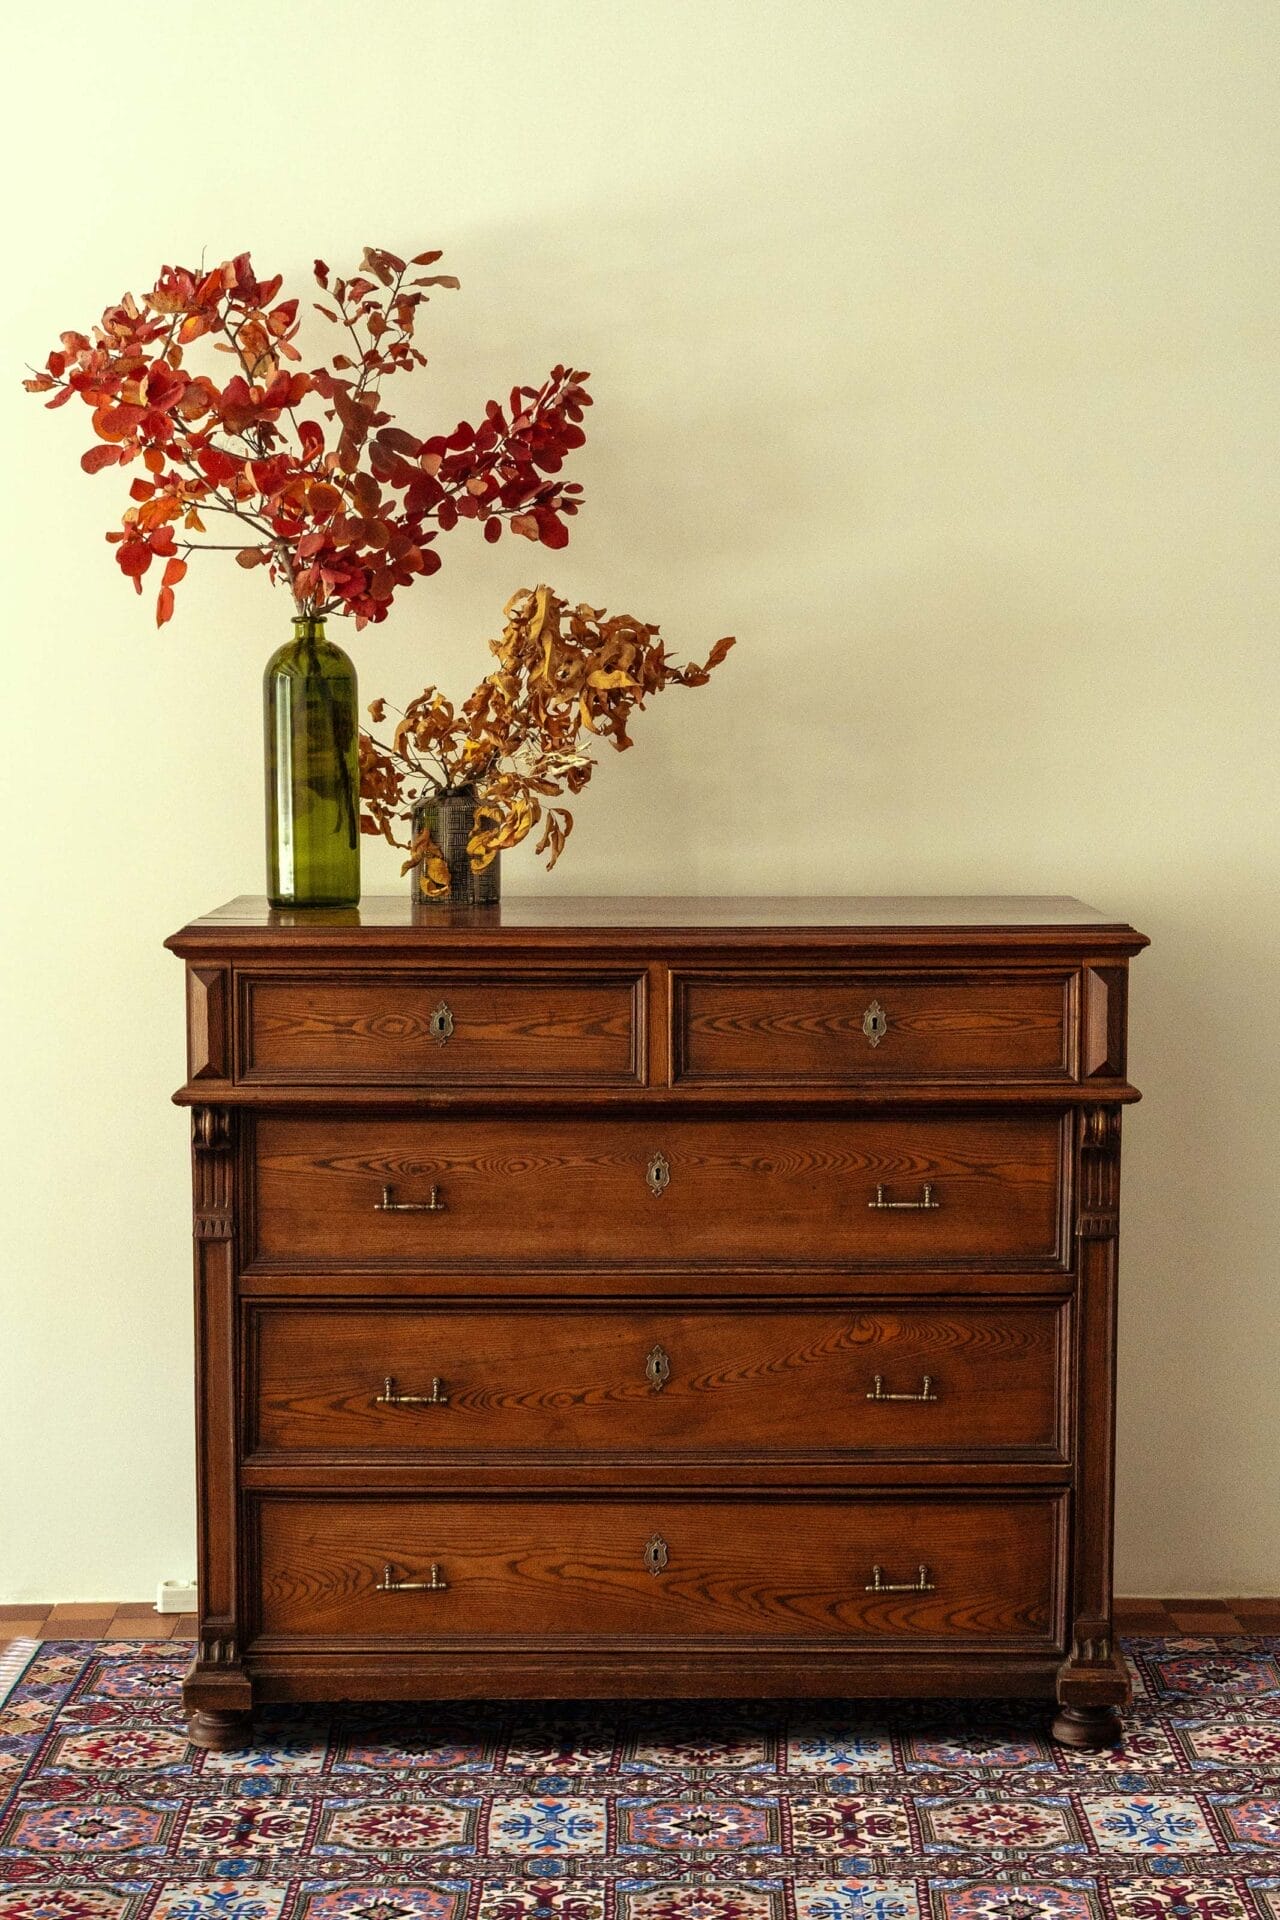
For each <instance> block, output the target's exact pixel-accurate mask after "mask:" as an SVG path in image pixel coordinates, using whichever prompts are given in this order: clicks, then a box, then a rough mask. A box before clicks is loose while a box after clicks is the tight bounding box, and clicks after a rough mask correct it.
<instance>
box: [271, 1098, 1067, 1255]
mask: <svg viewBox="0 0 1280 1920" xmlns="http://www.w3.org/2000/svg"><path fill="white" fill-rule="evenodd" d="M1064 1125H1065V1123H1064V1120H1063V1118H1062V1117H1061V1116H1060V1115H1056V1114H1045V1113H1036V1112H1030V1113H1026V1112H1021V1111H1019V1112H1016V1113H1002V1114H984V1115H978V1116H972V1117H970V1116H960V1117H945V1118H943V1117H937V1116H931V1115H922V1116H912V1115H887V1116H886V1115H875V1114H865V1115H851V1116H840V1115H833V1116H829V1117H823V1118H817V1119H813V1118H800V1117H796V1116H792V1115H776V1116H775V1115H759V1116H754V1117H747V1118H736V1119H725V1118H710V1117H701V1116H691V1115H687V1114H669V1113H663V1114H660V1115H659V1114H654V1115H649V1116H645V1117H641V1118H622V1117H616V1116H599V1117H591V1116H585V1117H584V1116H581V1115H563V1114H560V1115H548V1114H540V1115H538V1116H537V1118H536V1119H530V1120H528V1121H520V1120H513V1119H511V1118H506V1117H502V1118H496V1119H495V1118H486V1117H476V1116H460V1115H456V1114H439V1115H431V1116H429V1117H415V1118H394V1117H386V1116H382V1115H375V1116H319V1115H305V1116H304V1115H296V1114H265V1113H263V1114H259V1115H258V1116H257V1117H256V1120H255V1128H256V1137H255V1146H254V1152H255V1165H254V1181H253V1193H252V1208H251V1212H252V1227H251V1249H252V1254H253V1258H254V1260H255V1261H256V1263H257V1264H258V1265H259V1266H260V1267H261V1266H265V1267H271V1266H286V1267H293V1268H295V1269H314V1268H315V1267H316V1266H317V1265H325V1264H327V1265H328V1266H330V1267H333V1266H354V1267H356V1268H367V1269H372V1270H381V1271H385V1270H388V1269H399V1270H401V1271H404V1270H408V1271H413V1272H422V1273H429V1272H432V1271H441V1270H446V1269H452V1270H454V1271H461V1270H469V1271H470V1270H475V1269H481V1270H484V1271H487V1272H493V1273H498V1272H502V1271H525V1272H528V1271H531V1270H535V1269H543V1270H547V1269H553V1270H563V1269H566V1268H568V1269H576V1270H580V1269H582V1268H584V1267H587V1268H591V1269H593V1270H595V1271H598V1272H602V1273H604V1272H607V1271H608V1270H610V1269H613V1270H618V1269H629V1270H635V1269H637V1268H642V1269H650V1268H652V1269H661V1268H664V1267H665V1268H673V1267H675V1268H681V1267H688V1266H691V1265H696V1266H697V1268H698V1269H699V1270H701V1271H704V1272H705V1271H706V1270H708V1269H709V1268H718V1269H722V1270H723V1269H739V1270H751V1269H752V1268H760V1267H768V1268H777V1267H784V1268H791V1269H802V1270H811V1269H814V1268H821V1269H826V1270H831V1269H836V1270H846V1269H849V1268H852V1267H858V1266H874V1267H893V1266H898V1267H902V1266H910V1267H918V1268H928V1267H936V1266H946V1265H947V1264H951V1263H962V1264H972V1265H980V1266H982V1267H983V1268H984V1269H986V1270H990V1269H991V1268H992V1267H993V1266H994V1267H997V1268H999V1267H1001V1266H1003V1267H1005V1268H1009V1267H1018V1266H1033V1267H1037V1266H1038V1267H1044V1266H1053V1265H1059V1264H1061V1262H1062V1245H1063V1233H1062V1214H1063V1179H1064V1171H1063V1170H1064V1166H1065V1162H1066V1154H1065V1131H1064Z"/></svg>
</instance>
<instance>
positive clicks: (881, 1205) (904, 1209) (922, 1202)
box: [867, 1180, 942, 1213]
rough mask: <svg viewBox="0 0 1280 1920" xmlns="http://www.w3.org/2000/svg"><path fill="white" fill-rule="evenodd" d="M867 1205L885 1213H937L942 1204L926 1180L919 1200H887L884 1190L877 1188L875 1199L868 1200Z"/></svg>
mask: <svg viewBox="0 0 1280 1920" xmlns="http://www.w3.org/2000/svg"><path fill="white" fill-rule="evenodd" d="M867 1205H868V1206H869V1207H871V1208H873V1209H875V1210H878V1211H880V1212H884V1213H890V1212H891V1213H930V1212H934V1211H936V1209H937V1208H938V1207H940V1206H941V1205H942V1202H941V1200H935V1199H934V1197H933V1187H932V1184H931V1183H930V1182H929V1181H928V1180H926V1181H925V1183H924V1185H923V1187H922V1188H921V1190H920V1198H919V1199H918V1200H886V1199H885V1197H884V1188H883V1187H877V1188H876V1197H875V1199H874V1200H868V1202H867Z"/></svg>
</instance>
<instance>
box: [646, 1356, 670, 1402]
mask: <svg viewBox="0 0 1280 1920" xmlns="http://www.w3.org/2000/svg"><path fill="white" fill-rule="evenodd" d="M644 1370H645V1374H646V1376H647V1377H648V1381H649V1385H650V1386H651V1387H652V1388H653V1390H654V1392H655V1393H661V1392H662V1389H663V1388H664V1387H665V1386H666V1384H667V1381H668V1380H669V1379H670V1378H671V1361H670V1359H669V1357H668V1355H667V1351H666V1348H665V1347H662V1346H657V1347H655V1348H654V1349H653V1352H652V1353H651V1354H650V1355H649V1358H648V1359H647V1360H646V1361H645V1363H644Z"/></svg>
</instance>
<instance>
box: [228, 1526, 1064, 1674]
mask: <svg viewBox="0 0 1280 1920" xmlns="http://www.w3.org/2000/svg"><path fill="white" fill-rule="evenodd" d="M1065 1506H1066V1496H1065V1495H1064V1494H1043V1493H1036V1494H1027V1495H1024V1496H1017V1495H1013V1494H1010V1493H1008V1492H1007V1491H1006V1492H1003V1493H1001V1494H1000V1495H998V1496H994V1497H989V1496H979V1495H969V1496H958V1495H957V1496H952V1497H949V1498H934V1497H914V1498H911V1497H905V1498H904V1497H903V1496H902V1495H900V1494H899V1495H895V1496H893V1497H888V1498H885V1497H877V1496H871V1495H848V1496H845V1497H843V1498H838V1497H837V1498H833V1497H831V1496H830V1495H829V1494H826V1495H823V1496H822V1497H817V1496H813V1497H809V1496H803V1497H797V1496H791V1497H785V1498H784V1497H774V1498H761V1497H755V1498H751V1499H745V1500H730V1499H718V1500H717V1499H706V1498H685V1497H682V1496H676V1495H655V1496H652V1497H649V1498H643V1497H642V1498H636V1497H627V1496H620V1497H618V1498H611V1499H607V1500H605V1499H594V1500H567V1499H563V1498H559V1499H557V1498H547V1499H519V1500H513V1499H473V1500H458V1499H449V1498H439V1497H435V1496H433V1497H430V1498H418V1499H412V1500H408V1499H390V1500H383V1499H372V1498H364V1499H361V1498H355V1499H343V1498H336V1497H323V1498H307V1499H304V1498H297V1497H293V1496H285V1495H280V1496H276V1495H267V1496H263V1497H262V1498H261V1499H260V1500H259V1501H258V1502H257V1528H258V1566H259V1608H258V1627H259V1631H260V1632H261V1633H262V1634H263V1635H264V1636H270V1637H276V1636H284V1637H287V1638H300V1639H303V1640H307V1641H312V1642H314V1641H318V1640H350V1639H352V1638H358V1639H361V1640H369V1641H376V1642H386V1641H394V1640H409V1641H413V1640H430V1641H432V1642H438V1641H442V1640H444V1641H454V1642H460V1641H476V1640H492V1641H502V1642H506V1643H510V1644H517V1645H518V1644H527V1643H528V1642H530V1641H537V1640H542V1641H546V1640H548V1639H552V1640H555V1639H563V1640H565V1641H573V1642H577V1643H581V1642H583V1641H590V1640H597V1641H598V1640H608V1641H625V1640H628V1639H631V1638H633V1637H636V1636H641V1637H644V1638H646V1639H648V1638H661V1639H662V1640H663V1641H664V1642H670V1641H676V1640H689V1639H695V1640H696V1639H702V1640H706V1641H711V1642H715V1643H724V1642H725V1641H731V1640H734V1639H738V1640H743V1641H760V1640H768V1641H778V1640H813V1641H828V1642H829V1641H831V1640H833V1639H836V1640H846V1641H857V1640H859V1639H869V1640H875V1641H876V1642H877V1643H879V1642H888V1643H892V1642H895V1641H896V1642H907V1643H910V1644H911V1645H912V1646H920V1645H927V1644H929V1643H931V1642H932V1643H938V1644H941V1645H944V1646H951V1645H957V1644H972V1643H975V1642H977V1643H981V1644H982V1645H984V1646H989V1647H992V1648H995V1647H997V1646H1001V1645H1007V1646H1011V1647H1041V1648H1044V1647H1049V1646H1057V1645H1059V1644H1060V1637H1061V1624H1060V1614H1061V1606H1060V1601H1059V1593H1060V1568H1061V1566H1062V1564H1063V1559H1064V1553H1065V1528H1064V1520H1065ZM877 1569H878V1571H877Z"/></svg>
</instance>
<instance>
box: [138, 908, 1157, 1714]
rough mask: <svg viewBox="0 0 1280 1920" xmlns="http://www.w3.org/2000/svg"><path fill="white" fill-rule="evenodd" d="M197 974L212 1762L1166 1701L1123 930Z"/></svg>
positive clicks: (1055, 917) (205, 1651)
mask: <svg viewBox="0 0 1280 1920" xmlns="http://www.w3.org/2000/svg"><path fill="white" fill-rule="evenodd" d="M168 944H169V945H170V947H171V948H173V950H174V951H175V952H176V953H178V954H180V955H181V957H182V958H183V960H184V961H185V963H186V970H187V1008H188V1031H189V1063H188V1072H187V1080H186V1084H185V1085H184V1086H183V1087H182V1089H181V1090H180V1092H179V1093H178V1095H177V1096H176V1097H177V1099H178V1100H179V1102H181V1103H183V1104H184V1105H187V1106H189V1107H190V1108H191V1110H192V1147H193V1156H192V1157H193V1167H194V1185H195V1267H196V1379H197V1410H198V1419H197V1444H198V1456H199V1581H200V1632H199V1641H198V1652H197V1655H196V1658H195V1662H194V1664H193V1666H192V1668H191V1671H190V1674H189V1676H188V1679H187V1683H186V1703H187V1707H188V1709H189V1711H190V1714H191V1727H192V1736H193V1738H194V1739H196V1740H197V1741H198V1742H199V1743H200V1744H202V1745H204V1746H212V1747H218V1746H226V1745H232V1744H234V1743H235V1742H236V1741H237V1740H238V1739H239V1738H240V1737H242V1735H243V1731H244V1727H245V1723H246V1716H247V1714H248V1713H249V1711H250V1710H251V1709H252V1707H253V1706H254V1704H255V1703H257V1702H260V1701H272V1700H328V1699H347V1698H355V1699H377V1698H408V1699H424V1700H430V1699H435V1698H458V1697H463V1696H476V1695H494V1696H510V1695H525V1696H576V1695H585V1696H619V1695H658V1696H663V1695H676V1696H680V1695H685V1696H689V1695H744V1694H745V1695H750V1694H787V1695H800V1694H807V1695H846V1696H853V1695H868V1694H878V1695H885V1694H891V1695H892V1694H899V1695H900V1694H917V1693H919V1694H931V1695H936V1694H941V1695H958V1694H978V1695H984V1694H1019V1695H1026V1696H1043V1697H1044V1698H1045V1699H1046V1700H1052V1699H1054V1698H1055V1697H1056V1700H1057V1702H1058V1713H1057V1718H1056V1720H1055V1722H1054V1729H1055V1733H1056V1735H1057V1737H1058V1738H1059V1739H1060V1740H1063V1741H1066V1742H1069V1743H1070V1744H1073V1745H1077V1746H1093V1745H1102V1744H1104V1743H1105V1742H1107V1741H1108V1740H1109V1739H1111V1738H1113V1737H1114V1733H1115V1730H1116V1726H1117V1720H1116V1708H1117V1707H1118V1706H1119V1705H1122V1704H1123V1703H1124V1701H1125V1700H1126V1698H1127V1683H1126V1678H1125V1671H1124V1667H1123V1665H1122V1663H1121V1660H1120V1656H1119V1653H1118V1651H1117V1649H1116V1645H1115V1642H1114V1640H1113V1638H1112V1629H1111V1508H1112V1455H1113V1405H1112V1403H1113V1377H1114V1367H1115V1295H1116V1245H1117V1229H1118V1211H1117V1208H1118V1194H1119V1160H1120V1113H1121V1109H1122V1107H1123V1106H1124V1105H1125V1104H1126V1103H1128V1102H1130V1101H1132V1100H1135V1099H1136V1098H1137V1093H1136V1091H1135V1089H1134V1088H1133V1087H1132V1086H1130V1085H1129V1083H1128V1080H1127V1079H1126V1069H1125V1010H1126V978H1127V971H1128V962H1129V960H1130V958H1131V957H1132V956H1133V955H1134V954H1136V953H1137V952H1138V951H1139V950H1140V949H1141V948H1142V947H1143V946H1145V944H1146V942H1145V940H1144V938H1143V937H1142V935H1140V934H1137V933H1135V932H1134V931H1133V930H1132V929H1131V928H1130V927H1127V926H1123V925H1118V924H1116V923H1114V922H1111V921H1108V920H1106V919H1105V918H1104V917H1103V916H1101V915H1099V914H1097V913H1095V912H1094V911H1093V910H1092V909H1091V908H1089V907H1084V906H1081V905H1080V904H1079V902H1077V901H1074V900H1059V899H1025V900H1023V899H989V900H968V899H919V900H911V899H903V900H888V899H843V900H841V899H836V900H772V901H753V900H701V901H694V900H625V899H616V900H595V901H593V900H577V901H575V900H560V901H553V900H548V899H545V898H543V899H537V898H533V899H529V900H515V901H508V902H506V903H505V904H504V905H503V906H502V907H501V908H500V909H485V910H481V911H479V912H476V911H474V910H473V911H472V912H470V913H466V912H458V913H451V912H449V911H448V910H447V909H446V910H444V911H440V910H438V909H433V908H426V909H416V910H415V909H414V908H413V907H412V906H411V904H410V903H409V901H408V900H404V901H401V900H398V899H385V900H379V899H373V900H370V901H368V902H366V904H365V905H364V906H363V907H362V908H361V909H359V910H358V911H355V910H353V911H351V912H346V913H343V912H332V913H328V912H317V913H312V914H309V915H302V914H298V915H294V916H287V915H283V914H272V913H270V912H268V911H267V909H266V907H265V903H263V902H260V901H253V900H239V901H235V902H233V903H232V904H231V905H230V906H228V907H225V908H223V909H222V910H221V911H220V912H218V913H215V914H212V915H210V916H209V917H208V918H207V919H203V920H198V921H196V922H195V923H194V924H192V925H191V926H188V927H186V928H184V929H183V931H182V932H181V933H179V934H177V935H175V936H174V938H173V939H172V940H171V941H170V942H169V943H168Z"/></svg>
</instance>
